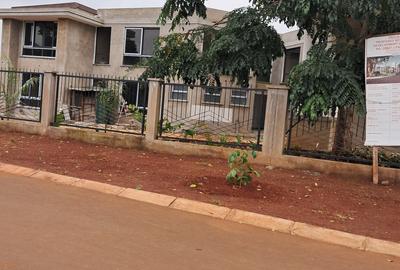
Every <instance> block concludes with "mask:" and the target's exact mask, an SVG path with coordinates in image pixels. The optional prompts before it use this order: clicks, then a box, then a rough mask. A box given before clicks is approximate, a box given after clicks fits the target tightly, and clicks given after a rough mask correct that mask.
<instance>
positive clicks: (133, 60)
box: [123, 56, 141, 66]
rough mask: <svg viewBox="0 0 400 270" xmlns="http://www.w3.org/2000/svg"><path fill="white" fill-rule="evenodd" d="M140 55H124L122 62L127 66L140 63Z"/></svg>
mask: <svg viewBox="0 0 400 270" xmlns="http://www.w3.org/2000/svg"><path fill="white" fill-rule="evenodd" d="M140 62H141V57H139V56H124V61H123V64H124V65H127V66H134V65H137V64H140Z"/></svg>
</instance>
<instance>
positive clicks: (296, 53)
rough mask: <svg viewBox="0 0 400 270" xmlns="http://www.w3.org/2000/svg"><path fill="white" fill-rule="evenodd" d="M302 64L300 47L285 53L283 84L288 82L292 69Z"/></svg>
mask: <svg viewBox="0 0 400 270" xmlns="http://www.w3.org/2000/svg"><path fill="white" fill-rule="evenodd" d="M299 62H300V47H297V48H293V49H288V50H286V51H285V66H284V70H283V82H287V81H288V79H289V74H290V72H291V71H292V69H293V68H294V67H295V66H296V65H297V64H298V63H299Z"/></svg>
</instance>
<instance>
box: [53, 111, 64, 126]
mask: <svg viewBox="0 0 400 270" xmlns="http://www.w3.org/2000/svg"><path fill="white" fill-rule="evenodd" d="M64 121H65V117H64V114H63V113H58V114H57V115H56V121H55V122H54V126H56V127H59V126H60V124H61V123H62V122H64Z"/></svg>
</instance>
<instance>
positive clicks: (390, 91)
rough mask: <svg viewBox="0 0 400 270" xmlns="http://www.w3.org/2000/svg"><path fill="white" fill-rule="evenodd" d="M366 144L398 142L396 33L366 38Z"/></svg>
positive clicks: (399, 44)
mask: <svg viewBox="0 0 400 270" xmlns="http://www.w3.org/2000/svg"><path fill="white" fill-rule="evenodd" d="M365 56H366V59H365V61H366V62H365V67H366V70H365V75H366V97H367V127H366V142H365V144H366V145H368V146H400V34H393V35H386V36H379V37H373V38H370V39H367V41H366V52H365Z"/></svg>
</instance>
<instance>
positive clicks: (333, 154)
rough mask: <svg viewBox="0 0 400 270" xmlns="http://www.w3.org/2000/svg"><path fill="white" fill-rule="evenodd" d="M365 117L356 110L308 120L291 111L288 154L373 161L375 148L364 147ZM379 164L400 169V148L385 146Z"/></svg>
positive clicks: (363, 161) (362, 162)
mask: <svg viewBox="0 0 400 270" xmlns="http://www.w3.org/2000/svg"><path fill="white" fill-rule="evenodd" d="M365 135H366V118H365V115H360V114H359V113H358V112H357V111H356V110H355V109H353V108H351V109H346V110H342V111H340V112H337V113H335V114H334V115H325V116H322V117H319V118H318V119H317V120H316V121H309V120H308V119H305V118H303V117H300V116H296V113H295V112H294V111H290V112H289V113H288V118H287V132H286V149H285V153H286V154H289V155H296V156H305V157H312V158H320V159H327V160H335V161H343V162H351V163H359V164H367V165H370V164H372V148H371V147H366V146H364V142H365ZM381 149H382V150H381V154H380V164H381V165H383V166H386V167H393V168H400V148H396V147H382V148H381Z"/></svg>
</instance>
